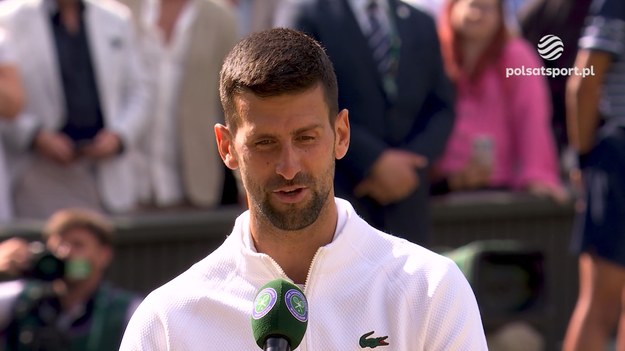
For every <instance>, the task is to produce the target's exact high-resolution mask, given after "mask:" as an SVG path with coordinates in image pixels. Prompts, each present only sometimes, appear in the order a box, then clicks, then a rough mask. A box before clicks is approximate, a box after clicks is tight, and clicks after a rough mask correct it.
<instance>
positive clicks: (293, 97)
mask: <svg viewBox="0 0 625 351" xmlns="http://www.w3.org/2000/svg"><path fill="white" fill-rule="evenodd" d="M235 108H236V110H237V113H238V114H239V117H240V119H239V121H240V123H239V126H238V128H237V130H236V134H235V135H229V134H228V136H227V138H228V139H229V140H228V144H229V145H228V146H227V152H226V153H228V154H229V156H230V157H229V158H228V157H226V158H224V161H226V164H227V165H228V166H229V167H230V168H237V167H238V168H239V169H240V172H241V177H242V180H243V185H244V186H245V189H246V191H247V195H248V201H249V207H250V210H251V211H252V213H253V214H254V215H256V216H257V217H258V218H259V219H261V220H265V221H268V222H269V223H271V224H272V225H273V226H274V227H276V228H278V229H281V230H287V231H293V230H300V229H303V228H306V227H308V226H309V225H311V224H312V223H314V222H315V221H316V220H317V218H318V217H319V214H320V213H321V211H322V209H323V208H324V206H325V205H326V204H327V202H328V199H331V200H332V201H334V200H333V197H334V191H333V181H334V162H335V161H334V160H335V158H341V157H343V156H344V155H345V152H346V151H347V144H348V142H349V126H348V122H347V111H342V112H341V113H340V114H339V116H338V117H337V120H336V122H335V125H334V126H333V125H331V123H330V119H329V110H328V106H327V104H326V102H325V99H324V94H323V89H322V87H321V85H318V86H316V87H315V88H312V89H310V90H308V91H305V92H303V93H297V94H287V95H281V96H276V97H268V98H260V97H258V96H255V95H254V94H252V93H243V94H242V95H239V96H237V97H236V98H235ZM218 134H219V132H218ZM335 135H336V137H335ZM218 142H219V135H218ZM221 151H222V148H221V146H220V152H221ZM223 156H224V153H223V152H222V157H223Z"/></svg>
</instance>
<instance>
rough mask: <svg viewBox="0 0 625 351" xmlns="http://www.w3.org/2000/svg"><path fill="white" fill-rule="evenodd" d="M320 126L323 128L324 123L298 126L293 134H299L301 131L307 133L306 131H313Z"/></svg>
mask: <svg viewBox="0 0 625 351" xmlns="http://www.w3.org/2000/svg"><path fill="white" fill-rule="evenodd" d="M320 128H323V125H322V124H319V123H317V124H312V125H309V126H305V127H302V128H298V129H296V130H294V131H293V132H292V133H291V135H297V134H301V133H306V132H310V131H312V130H314V129H320Z"/></svg>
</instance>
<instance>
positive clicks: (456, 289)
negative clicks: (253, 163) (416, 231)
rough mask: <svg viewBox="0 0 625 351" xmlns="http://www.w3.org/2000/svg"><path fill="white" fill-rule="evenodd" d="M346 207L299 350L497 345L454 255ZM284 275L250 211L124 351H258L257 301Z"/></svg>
mask: <svg viewBox="0 0 625 351" xmlns="http://www.w3.org/2000/svg"><path fill="white" fill-rule="evenodd" d="M336 203H337V205H338V211H339V221H338V225H337V232H336V234H335V237H334V240H333V242H332V243H330V244H328V245H326V246H324V247H322V248H320V249H319V251H318V252H317V254H316V256H315V258H314V260H313V262H312V264H311V267H310V271H309V277H308V281H307V283H306V285H305V287H304V293H305V294H306V296H307V298H308V305H309V316H308V317H309V318H308V328H307V331H306V334H305V336H304V339H303V340H302V343H301V344H300V346H299V347H298V348H297V349H296V350H301V351H304V350H308V351H330V350H337V351H347V350H361V349H362V348H361V347H360V346H359V340H360V338H361V337H362V336H363V335H365V334H368V333H369V332H374V333H373V334H371V335H369V336H368V337H369V338H375V337H384V336H388V338H386V340H385V341H386V342H388V344H389V345H387V346H380V347H379V349H378V350H380V351H384V350H387V351H390V350H395V351H397V350H406V351H407V350H428V351H437V350H440V351H443V350H445V351H450V350H459V351H469V350H486V349H487V346H486V340H485V337H484V331H483V328H482V323H481V318H480V313H479V311H478V307H477V303H476V300H475V297H474V295H473V292H472V290H471V288H470V286H469V284H468V282H467V281H466V279H465V278H464V276H463V275H462V273H461V272H460V270H459V269H458V268H457V266H456V265H455V264H454V263H453V262H452V261H451V260H449V259H447V258H444V257H442V256H440V255H438V254H435V253H433V252H431V251H428V250H426V249H424V248H422V247H420V246H417V245H415V244H412V243H410V242H408V241H406V240H403V239H399V238H396V237H393V236H390V235H387V234H384V233H381V232H379V231H377V230H375V229H374V228H372V227H371V226H369V225H368V224H367V223H366V222H365V221H364V220H362V219H361V218H360V217H358V216H357V215H356V213H355V212H354V209H353V208H352V206H351V205H350V204H349V203H348V202H346V201H344V200H341V199H336ZM276 278H285V279H288V278H287V277H286V276H285V274H284V273H283V271H282V269H281V268H280V267H279V266H278V265H277V264H276V263H275V261H274V260H273V259H272V258H271V257H269V256H268V255H265V254H261V253H257V252H256V250H255V249H254V247H253V245H252V240H251V236H250V232H249V212H245V213H244V214H242V215H241V216H240V217H239V218H238V219H237V221H236V223H235V225H234V230H233V231H232V235H230V236H229V237H228V238H227V239H226V241H225V242H224V243H223V245H221V246H220V247H219V248H218V249H217V250H215V251H214V252H213V253H212V254H210V255H209V256H208V257H206V258H205V259H203V260H202V261H200V262H198V263H197V264H195V265H194V266H193V267H191V268H190V269H189V270H188V271H186V272H184V273H183V274H181V275H180V276H178V277H177V278H175V279H173V280H172V281H170V282H169V283H167V284H165V285H164V286H162V287H160V288H159V289H157V290H155V291H154V292H152V293H151V294H150V295H149V296H148V297H147V298H146V299H145V300H144V302H143V303H142V304H141V306H139V308H138V310H137V311H136V312H135V314H134V315H133V317H132V318H131V320H130V323H129V325H128V328H127V329H126V333H125V335H124V338H123V341H122V344H121V347H120V350H121V351H143V350H150V351H161V350H162V351H164V350H171V351H174V350H176V351H182V350H184V351H200V350H236V351H242V350H245V351H248V350H249V351H252V350H257V349H258V346H257V345H256V343H255V341H254V337H253V336H252V330H251V325H250V316H251V311H252V301H253V299H254V296H255V294H256V292H257V289H258V288H259V287H261V286H262V285H264V284H265V283H267V282H268V281H270V280H272V279H276ZM376 351H377V350H376Z"/></svg>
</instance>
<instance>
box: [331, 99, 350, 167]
mask: <svg viewBox="0 0 625 351" xmlns="http://www.w3.org/2000/svg"><path fill="white" fill-rule="evenodd" d="M348 115H349V113H348V111H347V109H343V110H341V112H339V114H338V116H337V117H336V121H335V122H334V135H335V137H334V157H336V159H337V160H340V159H342V158H343V157H344V156H345V154H346V153H347V150H348V149H349V116H348Z"/></svg>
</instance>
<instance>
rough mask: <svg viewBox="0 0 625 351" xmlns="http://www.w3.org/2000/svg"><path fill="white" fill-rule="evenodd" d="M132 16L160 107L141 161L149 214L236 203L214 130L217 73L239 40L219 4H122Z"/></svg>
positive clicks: (145, 0) (211, 0)
mask: <svg viewBox="0 0 625 351" xmlns="http://www.w3.org/2000/svg"><path fill="white" fill-rule="evenodd" d="M123 1H124V2H125V3H126V4H127V5H129V7H130V8H131V9H133V10H134V11H136V12H135V13H134V15H135V19H136V21H137V27H138V28H139V32H140V33H141V36H140V40H141V46H142V48H143V49H144V57H145V59H146V63H147V67H148V69H147V72H148V75H149V76H150V78H151V81H152V83H153V84H152V91H153V95H154V97H155V103H154V104H153V105H152V106H151V108H150V113H149V115H150V116H152V121H151V123H150V124H149V125H148V126H147V127H146V128H145V129H144V133H143V134H142V138H141V142H140V150H139V151H140V152H139V157H138V158H137V163H138V169H139V172H138V177H139V178H140V179H141V180H142V182H141V186H140V189H141V191H140V192H141V198H142V203H143V204H144V205H146V206H145V207H146V208H147V209H158V208H161V209H164V208H165V209H166V208H184V207H188V206H194V207H211V206H216V205H220V204H229V203H230V204H231V203H237V201H238V197H237V184H236V180H235V178H234V176H233V174H232V172H231V171H230V170H229V169H227V168H226V167H225V166H224V165H223V162H221V159H220V158H219V153H218V152H217V146H216V144H215V142H214V141H213V135H214V134H213V131H212V128H211V126H213V125H215V123H218V122H221V121H222V120H223V112H222V110H221V106H220V105H219V92H218V87H219V70H220V68H221V63H222V61H223V59H224V57H225V56H226V54H227V53H228V51H229V50H230V49H231V48H232V47H233V46H234V44H235V42H236V40H237V33H236V22H235V19H234V16H233V14H232V13H231V11H230V9H229V8H227V6H226V5H225V4H222V3H221V2H219V1H216V0H160V1H159V0H123Z"/></svg>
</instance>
